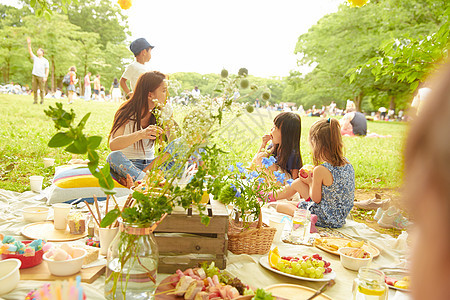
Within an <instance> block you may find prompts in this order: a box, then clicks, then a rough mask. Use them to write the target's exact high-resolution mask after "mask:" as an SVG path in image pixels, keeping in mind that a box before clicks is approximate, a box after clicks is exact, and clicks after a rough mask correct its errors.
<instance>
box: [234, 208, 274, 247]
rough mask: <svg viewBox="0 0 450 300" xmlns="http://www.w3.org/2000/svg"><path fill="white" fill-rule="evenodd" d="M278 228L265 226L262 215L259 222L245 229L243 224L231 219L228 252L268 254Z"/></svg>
mask: <svg viewBox="0 0 450 300" xmlns="http://www.w3.org/2000/svg"><path fill="white" fill-rule="evenodd" d="M276 232H277V230H276V228H273V227H269V226H268V225H266V224H263V222H262V219H261V214H259V218H258V221H257V222H254V223H253V224H251V225H250V227H249V228H247V229H244V228H243V227H242V222H236V221H235V220H233V219H231V218H230V224H229V227H228V250H230V251H231V252H233V253H234V254H266V253H267V252H269V250H270V247H271V246H272V242H273V237H274V236H275V233H276Z"/></svg>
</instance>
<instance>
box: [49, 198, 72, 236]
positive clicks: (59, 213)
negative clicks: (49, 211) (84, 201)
mask: <svg viewBox="0 0 450 300" xmlns="http://www.w3.org/2000/svg"><path fill="white" fill-rule="evenodd" d="M71 208H72V205H70V204H67V203H57V204H53V217H54V222H53V225H54V226H55V229H56V230H66V228H67V215H68V214H69V212H70V209H71Z"/></svg>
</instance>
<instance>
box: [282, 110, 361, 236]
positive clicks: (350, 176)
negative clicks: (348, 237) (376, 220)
mask: <svg viewBox="0 0 450 300" xmlns="http://www.w3.org/2000/svg"><path fill="white" fill-rule="evenodd" d="M309 141H310V143H311V148H312V152H313V153H312V154H313V162H314V165H315V167H314V170H313V172H312V174H307V177H306V178H304V177H303V176H300V177H299V178H298V179H296V180H294V181H293V182H292V184H291V185H290V186H286V187H285V189H284V190H283V191H281V192H279V193H276V194H274V195H273V196H274V200H279V199H288V198H290V197H292V196H293V195H294V194H295V193H297V192H298V193H299V194H300V197H301V198H303V199H308V200H312V201H313V203H312V205H311V207H310V211H311V213H312V214H315V215H317V217H318V221H317V223H316V225H317V226H320V227H330V228H339V227H342V226H343V225H344V224H345V218H346V217H347V215H348V213H349V212H350V210H351V209H352V207H353V201H354V197H355V171H354V169H353V166H352V165H351V164H350V162H349V161H348V160H347V159H346V158H345V157H344V153H343V142H342V136H341V133H340V125H339V122H338V121H337V120H336V119H328V120H327V119H322V120H319V121H317V122H316V123H314V124H313V125H312V126H311V129H310V131H309ZM305 176H306V175H305ZM308 205H309V203H308V202H307V201H306V202H300V203H299V208H307V207H308ZM295 209H296V207H295V206H294V205H292V204H289V203H288V204H284V205H282V204H281V203H280V204H279V205H278V207H277V210H278V211H280V212H285V213H288V214H291V215H292V214H293V212H294V210H295Z"/></svg>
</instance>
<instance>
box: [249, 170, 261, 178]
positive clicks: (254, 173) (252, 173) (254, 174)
mask: <svg viewBox="0 0 450 300" xmlns="http://www.w3.org/2000/svg"><path fill="white" fill-rule="evenodd" d="M250 175H251V176H252V178H255V177H258V175H259V174H258V172H256V171H253V172H251V173H250Z"/></svg>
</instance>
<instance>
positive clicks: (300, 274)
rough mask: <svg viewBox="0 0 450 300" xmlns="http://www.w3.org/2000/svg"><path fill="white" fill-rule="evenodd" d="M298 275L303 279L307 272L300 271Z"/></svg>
mask: <svg viewBox="0 0 450 300" xmlns="http://www.w3.org/2000/svg"><path fill="white" fill-rule="evenodd" d="M297 274H298V276H302V277H304V276H305V275H306V273H305V270H303V269H300V270H299V271H298V273H297Z"/></svg>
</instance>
